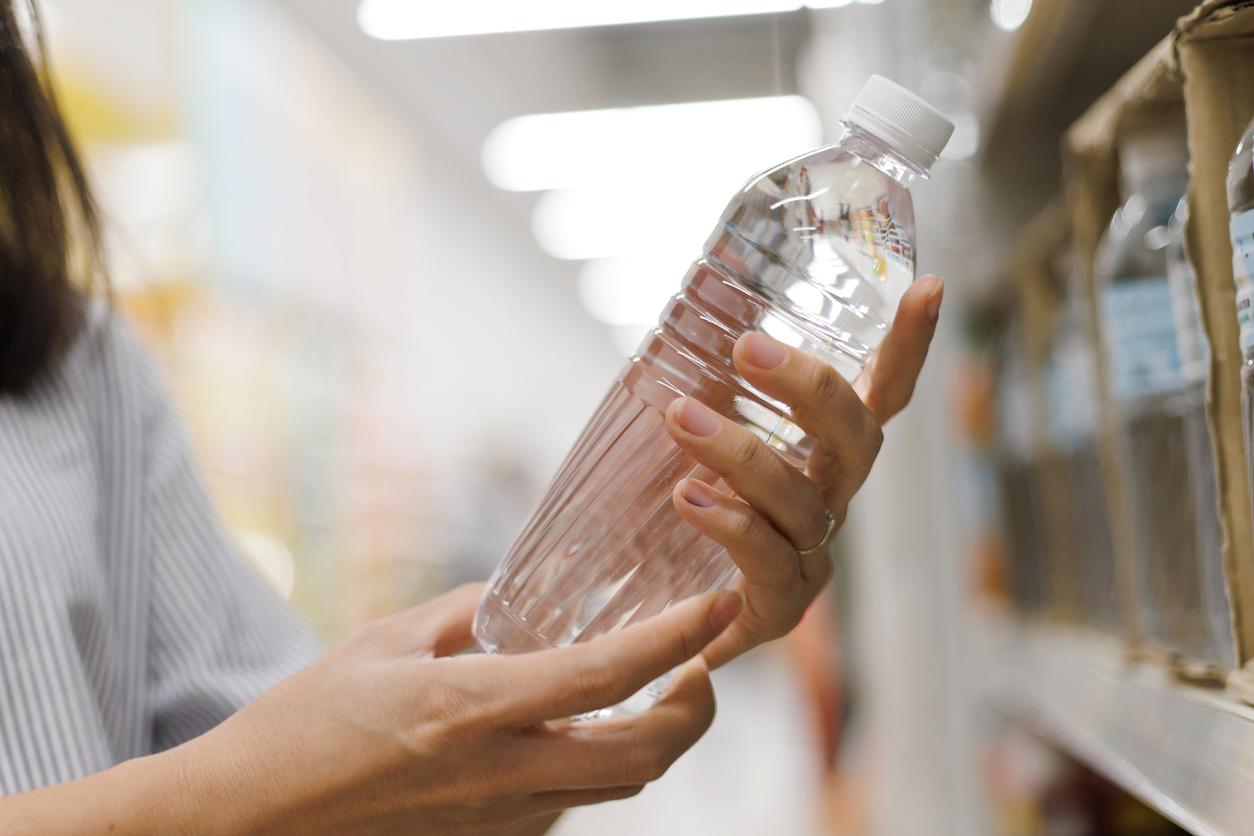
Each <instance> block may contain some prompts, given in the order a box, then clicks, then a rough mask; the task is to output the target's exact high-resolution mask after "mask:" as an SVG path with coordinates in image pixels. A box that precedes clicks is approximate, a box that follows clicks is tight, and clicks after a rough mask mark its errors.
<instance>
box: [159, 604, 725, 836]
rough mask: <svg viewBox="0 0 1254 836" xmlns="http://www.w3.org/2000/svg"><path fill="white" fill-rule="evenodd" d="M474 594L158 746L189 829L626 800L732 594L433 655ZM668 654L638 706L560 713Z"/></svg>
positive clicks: (675, 737) (492, 828)
mask: <svg viewBox="0 0 1254 836" xmlns="http://www.w3.org/2000/svg"><path fill="white" fill-rule="evenodd" d="M479 593H480V587H477V586H472V587H462V588H460V589H457V590H454V591H453V592H450V593H448V594H446V595H443V596H441V597H439V598H436V599H435V600H433V601H431V602H429V603H427V604H425V605H423V606H420V607H417V608H415V609H413V610H409V611H406V612H403V613H400V614H398V615H395V616H393V617H390V618H386V619H383V620H382V621H379V622H376V623H374V624H372V625H370V626H368V627H366V628H365V629H364V630H363V631H362V632H361V633H359V634H358V635H356V636H355V637H354V638H352V639H350V640H349V641H348V642H346V643H345V644H343V645H341V646H340V647H338V648H336V649H335V650H332V651H331V652H330V653H328V654H326V655H325V656H324V657H323V658H321V659H320V660H318V661H317V662H315V663H314V664H312V665H310V666H309V667H307V668H305V669H304V670H302V671H300V672H298V673H296V674H295V675H293V676H291V677H290V678H288V679H286V680H284V681H283V682H281V683H279V684H278V685H276V686H275V687H274V688H272V689H271V690H270V691H268V692H266V693H265V694H263V695H262V696H261V697H260V698H258V699H257V700H256V701H254V702H253V703H251V704H249V705H248V706H246V707H245V708H244V709H243V710H241V711H240V712H239V713H237V714H235V715H234V716H233V717H231V718H230V719H229V720H227V721H226V722H225V723H223V724H222V725H220V726H218V727H217V728H216V729H214V730H213V731H211V732H209V733H208V734H206V735H204V736H202V737H200V738H197V739H196V740H193V741H191V742H189V743H187V744H184V745H183V746H181V747H179V748H177V749H174V750H171V751H170V752H169V753H167V754H169V755H171V756H175V757H176V758H177V759H178V761H177V762H178V767H179V770H180V773H181V775H180V783H181V784H182V786H183V787H184V788H185V793H184V797H185V798H186V799H187V800H188V801H189V802H190V804H191V805H192V807H191V812H192V816H193V820H195V821H197V824H198V827H197V832H208V831H210V830H220V831H222V832H249V833H252V832H270V831H291V832H299V833H315V832H335V833H343V832H372V833H373V832H385V833H386V832H405V833H410V832H415V831H418V832H422V833H424V834H435V833H441V834H443V833H483V832H497V831H501V830H507V829H510V828H514V827H517V826H519V825H524V826H525V823H526V822H528V821H536V822H543V821H544V818H545V817H549V818H551V817H552V816H553V815H554V814H556V813H557V812H560V811H561V810H563V809H565V808H568V807H575V806H580V805H585V804H595V803H598V802H601V801H608V800H611V799H618V798H625V797H627V796H631V795H634V794H636V793H637V792H639V791H640V790H641V788H642V787H643V786H644V785H645V784H646V783H648V782H649V781H652V780H654V779H656V778H658V777H659V776H661V775H662V773H663V772H665V771H666V769H667V768H668V767H669V766H670V765H671V764H672V763H673V762H674V761H675V759H676V758H678V757H679V756H680V755H681V754H682V753H683V752H684V751H685V750H687V749H688V748H689V747H690V746H691V745H692V744H693V743H695V742H696V741H697V739H698V738H700V737H701V735H702V734H703V733H704V732H705V730H706V729H707V728H708V727H709V725H710V722H711V720H712V719H713V717H714V696H713V692H712V690H711V688H710V682H709V678H708V675H707V672H706V669H705V666H704V663H703V662H702V661H701V659H700V656H699V655H698V654H700V652H701V650H702V648H704V647H705V646H706V645H707V644H708V643H709V642H710V641H711V640H712V639H714V638H715V637H716V636H717V635H718V634H719V633H721V632H722V631H723V629H724V628H725V627H726V626H727V625H728V624H730V623H731V622H732V620H733V619H734V618H735V617H736V615H737V613H738V612H739V610H740V606H741V599H740V597H739V595H738V594H736V593H727V592H725V593H718V594H710V595H705V596H701V597H699V598H694V599H691V600H689V601H687V602H684V603H682V604H679V605H677V606H674V607H672V608H671V609H669V610H667V611H666V612H665V613H663V614H662V615H659V616H657V617H655V618H653V619H650V620H649V621H647V622H645V623H642V624H640V625H638V626H635V627H631V628H629V629H626V630H623V631H621V632H618V633H615V634H612V635H608V636H603V637H600V638H597V639H595V640H593V641H591V642H588V643H586V644H578V645H573V646H571V647H565V648H560V649H556V650H548V651H542V652H538V653H529V654H524V655H519V656H485V655H466V656H449V655H448V654H450V653H454V652H456V651H457V650H460V649H462V648H463V647H465V646H467V645H469V644H470V642H471V633H470V624H471V618H472V616H473V613H474V608H475V605H476V603H477V602H478V599H479ZM694 657H696V658H694ZM680 665H682V667H680V668H679V672H678V674H677V676H676V677H675V679H674V682H673V684H672V685H671V688H670V690H669V691H668V693H667V694H666V696H665V697H663V699H662V700H661V701H660V702H658V703H657V705H656V706H654V707H653V708H652V709H650V710H649V711H646V712H644V713H642V714H639V715H636V716H634V717H629V718H625V719H614V720H595V721H585V722H575V723H572V722H569V720H568V719H567V718H570V717H571V716H573V715H577V714H582V713H584V712H588V711H592V710H595V709H598V708H603V707H605V706H608V705H613V704H615V703H618V702H620V701H622V700H624V699H626V698H627V697H629V696H631V695H632V694H634V693H635V692H636V691H638V690H639V689H640V688H642V687H644V686H645V685H647V684H648V683H649V682H651V681H653V680H654V679H656V678H657V677H659V676H661V675H662V674H664V673H666V672H667V671H669V670H671V669H672V668H675V667H677V666H680ZM157 757H162V756H157Z"/></svg>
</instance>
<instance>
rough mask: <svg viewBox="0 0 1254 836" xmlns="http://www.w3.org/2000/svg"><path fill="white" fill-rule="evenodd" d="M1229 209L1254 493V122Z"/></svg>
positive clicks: (1234, 166) (1234, 170)
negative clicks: (1253, 307)
mask: <svg viewBox="0 0 1254 836" xmlns="http://www.w3.org/2000/svg"><path fill="white" fill-rule="evenodd" d="M1228 211H1229V212H1231V215H1230V223H1231V226H1230V227H1229V229H1230V232H1231V234H1232V278H1233V281H1235V282H1236V286H1237V324H1238V326H1239V328H1240V335H1241V336H1240V340H1241V354H1242V356H1243V358H1244V362H1243V363H1242V365H1241V414H1242V417H1243V419H1244V420H1243V425H1244V427H1245V459H1246V467H1245V469H1246V472H1247V474H1248V477H1249V480H1250V485H1251V495H1252V496H1254V309H1252V305H1254V122H1250V124H1249V126H1248V127H1247V128H1246V129H1245V135H1244V136H1242V137H1241V142H1240V143H1239V144H1238V145H1237V150H1236V153H1234V154H1233V155H1232V162H1231V164H1230V165H1229V166H1228ZM1251 510H1252V512H1254V509H1251Z"/></svg>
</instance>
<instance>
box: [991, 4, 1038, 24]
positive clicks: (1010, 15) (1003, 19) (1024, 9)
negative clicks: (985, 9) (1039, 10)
mask: <svg viewBox="0 0 1254 836" xmlns="http://www.w3.org/2000/svg"><path fill="white" fill-rule="evenodd" d="M1031 13H1032V0H993V5H992V6H991V7H990V8H989V14H991V15H992V17H993V23H995V24H996V25H997V28H999V29H1005V30H1006V31H1007V32H1010V31H1013V30H1015V29H1018V28H1019V27H1020V26H1022V25H1023V22H1024V21H1025V20H1027V19H1028V15H1029V14H1031Z"/></svg>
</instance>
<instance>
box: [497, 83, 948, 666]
mask: <svg viewBox="0 0 1254 836" xmlns="http://www.w3.org/2000/svg"><path fill="white" fill-rule="evenodd" d="M952 130H953V126H952V125H951V124H950V123H949V122H948V121H947V120H946V119H945V118H944V117H942V116H941V115H940V114H939V113H937V112H936V111H935V110H934V109H933V108H932V107H930V106H929V105H928V104H927V103H926V102H924V101H923V100H921V99H920V98H918V97H917V96H915V95H914V94H912V93H910V92H909V91H907V90H905V89H903V88H902V87H899V86H898V85H896V84H894V83H893V82H891V81H889V80H888V79H885V78H881V77H879V76H872V77H871V79H870V80H869V81H868V82H867V83H866V86H865V87H863V89H862V92H861V93H860V94H859V95H858V97H857V100H856V101H855V102H854V104H853V107H852V108H851V110H850V111H849V113H848V115H847V117H846V119H845V120H844V132H843V134H842V136H841V138H840V140H839V141H838V142H837V143H836V144H835V145H831V146H828V147H825V148H822V149H819V150H817V151H814V152H812V153H809V154H806V155H804V156H802V157H798V158H796V159H794V160H791V161H789V162H786V163H783V164H782V165H779V166H777V167H775V168H772V169H770V170H769V171H766V172H765V173H763V174H760V175H758V176H757V177H755V178H753V179H752V180H751V181H749V183H748V184H747V185H745V186H744V188H743V189H741V191H740V192H739V193H738V194H736V195H735V196H734V197H733V198H732V200H731V203H730V204H729V205H728V207H727V209H726V210H725V211H724V213H723V217H722V219H721V220H720V221H719V223H718V226H717V227H716V228H715V230H714V233H713V234H712V235H711V236H710V238H709V240H708V241H707V242H706V245H705V249H704V255H703V256H702V257H701V258H699V259H697V261H696V262H694V263H693V265H692V267H691V268H690V269H689V270H688V273H687V275H686V276H685V278H684V280H683V285H682V289H681V290H680V291H679V293H678V294H677V295H676V296H674V297H673V299H672V300H671V302H670V303H669V304H668V305H667V307H666V308H665V309H664V310H663V311H662V314H661V317H660V320H659V324H658V326H657V328H656V329H654V330H653V331H652V332H651V333H649V334H648V336H647V337H646V338H645V339H644V341H643V343H642V344H641V345H640V348H639V349H638V351H637V353H636V355H635V356H633V357H632V358H631V359H630V360H629V361H628V363H627V365H626V367H625V368H624V369H623V371H622V373H621V374H620V375H619V377H618V379H616V380H615V381H614V383H613V384H612V385H611V386H610V390H609V392H608V393H607V394H606V396H605V398H604V400H603V401H602V402H601V404H600V406H599V407H598V408H597V410H596V412H595V414H594V415H593V416H592V419H591V420H590V421H589V423H588V425H587V427H586V428H585V429H584V431H583V433H582V434H581V435H580V437H579V439H578V440H577V441H576V442H575V445H574V448H573V449H572V450H571V451H570V453H569V454H568V456H567V458H566V461H565V462H564V463H563V464H562V466H561V468H560V469H559V471H558V473H557V475H556V477H555V478H554V479H553V482H552V484H550V485H549V487H548V490H547V492H546V493H545V495H544V497H543V499H542V500H541V502H540V505H539V507H538V508H537V510H536V511H535V513H534V514H533V516H532V517H531V519H530V521H529V522H527V523H526V525H525V526H524V528H523V531H522V533H521V535H520V536H519V537H518V540H517V541H516V542H515V543H514V545H513V547H512V548H511V549H510V551H509V553H508V554H507V555H506V557H505V559H504V561H503V562H502V563H501V565H500V567H499V568H498V569H497V571H496V573H495V574H494V575H493V577H492V580H491V581H490V583H489V588H488V591H487V593H486V595H485V596H484V599H483V602H482V603H481V605H480V607H479V611H478V614H477V616H476V619H475V635H476V638H477V639H478V642H479V644H480V647H482V648H483V649H484V650H486V651H488V652H501V653H520V652H527V651H533V650H539V649H543V648H550V647H557V646H561V645H566V644H570V643H573V642H578V641H584V640H587V639H590V638H593V637H595V636H597V635H600V634H603V633H606V632H609V631H613V630H618V629H620V628H622V627H624V626H626V625H628V624H631V623H633V622H636V621H640V620H642V619H645V618H648V617H650V616H652V615H655V614H657V613H659V612H661V611H662V610H664V609H666V608H667V607H668V606H670V605H671V604H672V603H675V602H677V601H679V600H682V599H684V598H687V597H689V596H692V595H695V594H698V593H702V592H706V591H709V590H713V589H718V588H722V587H727V586H729V585H731V584H732V583H733V581H734V580H735V578H736V574H737V569H736V567H735V565H734V564H733V563H732V562H731V560H730V558H729V557H728V556H727V555H726V553H725V552H724V551H723V549H722V548H721V547H720V546H719V545H718V544H716V543H714V542H713V541H711V540H709V539H707V538H705V537H703V536H702V535H700V534H698V533H697V531H696V530H695V529H693V528H692V527H691V526H690V525H688V524H687V523H686V522H684V521H683V520H682V519H681V518H680V516H679V514H678V513H677V512H676V511H675V509H674V507H673V506H672V505H671V493H672V490H673V489H674V487H675V485H676V484H677V483H678V482H679V481H680V480H682V479H684V478H685V477H688V476H697V477H698V478H702V479H705V480H706V481H709V482H711V483H713V484H716V485H719V486H723V485H722V483H721V482H720V481H719V480H718V479H717V477H716V476H713V475H712V474H710V473H709V472H708V471H706V470H705V469H704V468H701V467H699V466H698V465H697V463H696V462H695V461H694V460H693V459H691V458H690V457H688V456H687V455H686V454H685V453H683V452H682V451H681V450H680V449H679V448H678V447H677V446H676V445H675V443H674V442H673V441H672V440H671V438H670V436H669V435H668V434H667V432H666V428H665V426H664V422H663V416H664V413H665V411H666V407H667V405H668V404H669V403H670V402H671V401H672V400H673V399H675V398H676V397H679V396H684V395H686V396H692V397H695V398H698V399H699V400H701V401H702V402H704V403H705V404H707V405H708V406H710V407H711V408H713V409H715V410H717V411H718V412H720V413H722V414H723V415H725V416H727V417H728V418H731V419H732V420H735V421H736V422H738V423H739V424H741V425H742V426H745V427H747V428H749V429H750V430H752V431H753V432H754V433H755V434H757V436H758V437H760V438H761V439H762V440H763V441H765V442H766V443H767V444H769V445H770V446H771V447H773V448H774V449H775V450H777V451H778V452H779V453H780V454H781V455H782V456H784V457H785V459H787V460H788V461H789V462H791V463H793V464H795V465H797V466H798V467H802V466H804V463H805V461H806V457H807V455H808V454H809V452H810V448H811V441H810V439H809V438H807V437H806V435H805V433H804V432H803V431H802V430H801V428H800V427H798V426H797V425H796V424H794V423H793V422H792V420H791V419H790V415H789V410H788V408H787V407H786V406H785V405H783V404H781V403H778V402H776V401H773V400H772V399H771V398H768V397H767V396H765V395H763V394H762V393H761V392H758V391H756V390H755V389H753V387H751V386H749V385H748V384H747V383H746V382H745V381H744V380H742V379H741V378H740V377H739V376H738V375H737V373H736V371H735V368H734V366H733V364H732V360H731V355H732V346H733V344H734V343H735V341H736V339H737V338H738V337H740V336H741V335H742V334H744V333H746V332H749V331H762V332H765V333H767V334H770V335H771V336H773V337H775V338H776V339H778V340H781V341H783V342H785V343H788V344H790V345H793V346H798V347H800V348H803V349H805V350H806V351H809V352H812V353H814V354H816V355H819V356H820V357H822V358H823V359H825V360H826V361H827V362H829V363H830V364H831V365H832V366H834V367H835V368H836V369H837V370H838V371H839V372H840V373H841V374H842V375H844V376H845V377H846V378H848V379H851V380H852V379H853V378H854V377H855V376H856V375H857V374H858V372H859V371H860V370H861V369H862V367H863V365H864V364H865V363H866V362H867V360H868V359H869V358H870V357H871V354H872V352H874V351H875V348H876V347H877V346H878V345H879V344H880V341H881V340H882V339H883V337H884V334H885V333H886V331H887V329H888V326H889V324H890V323H891V322H892V319H893V314H894V311H895V310H896V307H897V303H898V301H899V300H900V298H901V295H902V294H903V293H904V292H905V291H906V289H907V288H908V287H909V286H910V283H911V282H912V281H913V280H914V278H915V229H914V210H913V206H912V203H911V197H910V186H911V184H912V183H913V182H914V181H915V180H916V179H919V178H923V177H925V176H926V174H927V171H928V169H929V168H930V166H931V165H932V164H933V163H934V162H935V161H936V157H937V155H938V154H939V153H940V151H941V150H942V149H943V148H944V146H945V143H946V142H947V141H948V139H949V135H950V133H951V132H952ZM659 199H660V200H661V199H665V196H664V195H661V196H659ZM648 234H649V231H648V228H647V227H642V228H641V230H640V235H641V236H647V235H648Z"/></svg>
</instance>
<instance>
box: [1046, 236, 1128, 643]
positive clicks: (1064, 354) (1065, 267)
mask: <svg viewBox="0 0 1254 836" xmlns="http://www.w3.org/2000/svg"><path fill="white" fill-rule="evenodd" d="M1060 262H1061V263H1060V269H1059V272H1060V273H1061V274H1063V275H1066V276H1068V277H1069V278H1068V280H1067V281H1066V282H1065V288H1064V294H1065V297H1064V300H1063V303H1062V310H1061V311H1060V312H1059V314H1058V320H1057V324H1056V326H1055V329H1054V334H1053V339H1052V341H1051V344H1050V353H1049V358H1048V361H1047V365H1046V371H1045V380H1044V395H1045V409H1044V413H1045V425H1046V426H1045V437H1046V439H1047V441H1048V444H1049V447H1050V448H1051V454H1052V455H1054V456H1056V457H1058V458H1059V460H1060V464H1061V470H1062V477H1063V478H1062V481H1063V483H1064V486H1065V491H1064V495H1063V496H1062V497H1061V500H1062V501H1061V506H1062V511H1063V515H1064V518H1063V519H1062V520H1061V521H1060V522H1061V524H1062V526H1063V527H1064V528H1065V529H1066V531H1067V534H1068V536H1067V538H1066V540H1065V543H1066V546H1067V547H1069V548H1070V549H1071V550H1072V551H1073V553H1074V562H1075V563H1076V564H1078V567H1077V569H1078V570H1077V572H1076V578H1075V581H1074V582H1075V584H1076V585H1077V586H1078V589H1077V590H1076V594H1077V598H1078V600H1077V602H1076V603H1077V605H1078V609H1079V616H1080V618H1081V619H1082V620H1083V621H1084V622H1085V623H1087V624H1089V625H1091V626H1094V627H1098V628H1100V629H1103V630H1108V631H1111V632H1114V631H1117V630H1118V629H1119V627H1120V623H1121V621H1120V610H1119V605H1118V599H1117V594H1116V581H1115V555H1114V544H1113V542H1112V539H1111V522H1110V508H1109V505H1108V499H1107V494H1106V488H1105V482H1104V480H1103V474H1102V467H1101V462H1100V459H1099V456H1098V451H1097V426H1098V423H1097V400H1098V390H1097V357H1096V355H1095V349H1094V346H1093V340H1092V338H1091V334H1092V311H1091V309H1090V307H1089V305H1088V303H1087V298H1088V297H1087V295H1086V294H1085V293H1084V290H1083V288H1081V287H1080V286H1079V279H1078V275H1079V274H1078V271H1076V270H1075V269H1074V268H1073V267H1072V266H1071V264H1070V259H1068V258H1065V257H1064V258H1060Z"/></svg>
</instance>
